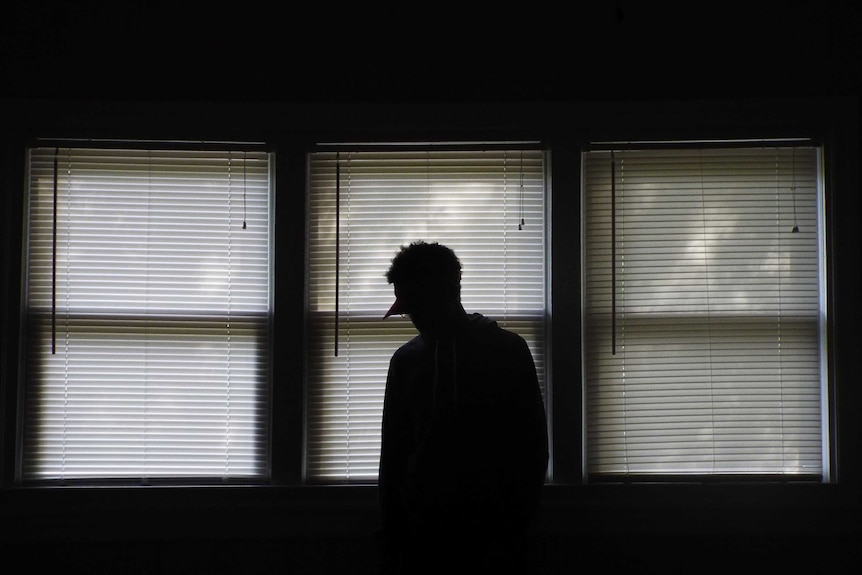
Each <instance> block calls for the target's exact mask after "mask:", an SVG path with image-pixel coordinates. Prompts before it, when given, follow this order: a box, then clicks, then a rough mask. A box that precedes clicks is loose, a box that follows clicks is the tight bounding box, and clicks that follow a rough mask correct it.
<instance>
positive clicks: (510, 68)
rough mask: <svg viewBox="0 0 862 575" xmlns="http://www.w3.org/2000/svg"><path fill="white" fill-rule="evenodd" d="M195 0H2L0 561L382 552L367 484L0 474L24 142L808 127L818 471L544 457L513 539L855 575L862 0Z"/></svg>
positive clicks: (570, 153)
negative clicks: (621, 473)
mask: <svg viewBox="0 0 862 575" xmlns="http://www.w3.org/2000/svg"><path fill="white" fill-rule="evenodd" d="M201 6H204V7H206V8H207V12H206V13H199V12H195V11H194V10H192V9H191V8H189V7H188V6H187V5H185V4H182V5H181V3H178V2H174V3H164V2H144V1H139V2H127V3H118V2H68V3H61V2H38V1H32V2H17V1H13V2H11V3H7V4H6V5H5V6H4V7H3V8H2V10H3V11H4V12H3V18H2V19H0V50H2V52H0V57H2V59H0V188H2V193H3V197H2V206H3V208H2V211H3V215H2V223H3V232H2V233H3V239H4V242H3V256H2V257H3V261H2V263H3V266H2V269H3V285H2V288H3V308H2V309H3V314H4V315H3V318H2V319H3V338H4V341H3V350H2V362H3V363H2V372H0V375H2V377H3V381H2V386H0V401H2V410H0V414H2V418H3V426H2V429H0V448H2V452H0V457H2V459H0V473H2V476H0V520H2V522H3V525H4V528H5V531H4V533H6V535H4V539H2V543H0V565H2V568H3V569H4V571H6V570H9V571H10V572H11V569H12V568H14V565H15V561H16V560H17V559H18V558H24V559H26V560H27V561H32V562H34V563H35V565H36V566H37V567H42V568H46V569H47V568H54V569H58V570H63V572H82V573H84V572H86V573H116V572H125V573H161V572H163V573H199V572H207V573H214V572H215V573H231V574H233V573H243V574H245V573H341V572H346V571H347V570H348V568H349V569H350V570H352V571H354V572H365V573H373V572H375V571H376V570H375V547H374V539H373V535H372V534H373V530H374V528H375V526H376V513H375V506H374V503H375V493H374V489H373V487H343V486H342V487H337V486H331V487H310V486H291V485H279V486H271V487H266V488H249V487H237V488H219V487H213V488H206V489H193V488H189V489H171V488H158V489H128V488H127V489H123V488H105V489H96V490H90V489H22V488H18V487H16V486H15V485H14V481H12V479H13V477H12V470H13V468H14V465H13V463H14V433H15V429H16V427H15V422H14V415H15V409H14V404H15V402H16V397H17V396H16V382H17V380H16V378H17V360H16V358H17V352H18V349H17V341H16V335H17V317H16V313H17V309H18V307H17V306H18V304H17V301H19V296H20V271H19V270H20V267H19V266H20V234H21V219H20V213H21V210H20V207H21V204H20V201H21V199H20V190H21V189H22V185H23V179H22V175H21V173H20V171H19V167H20V166H21V165H22V161H23V149H24V147H25V146H26V145H27V144H28V143H30V142H31V141H32V139H33V138H36V137H47V138H52V137H58V138H109V139H110V138H124V139H134V138H144V139H159V140H170V139H184V140H188V139H218V140H231V139H238V140H255V141H266V142H270V143H272V144H273V146H275V147H277V148H278V149H279V150H280V154H281V155H282V156H292V157H294V158H300V157H301V154H302V152H303V150H304V149H305V146H306V145H307V144H309V143H312V142H315V141H336V140H337V141H345V140H356V141H362V140H363V139H366V138H371V139H376V140H387V139H393V140H397V139H412V140H416V139H426V138H427V139H456V140H457V139H469V140H480V139H483V138H507V139H518V140H523V139H538V140H542V141H545V142H547V143H548V145H549V146H551V147H552V148H553V149H554V152H555V155H554V158H555V161H556V162H558V163H563V162H565V161H569V162H574V163H576V158H577V150H578V149H579V146H580V145H582V144H583V143H584V142H587V141H589V140H590V139H612V138H626V139H634V138H640V137H644V138H674V137H691V136H692V135H693V134H697V135H698V137H711V136H713V137H748V136H751V137H765V136H769V135H782V136H787V135H797V134H802V135H805V134H815V135H817V136H818V137H821V138H823V142H824V145H825V146H826V148H827V150H828V152H829V154H830V155H829V158H830V160H829V163H828V165H827V166H826V171H827V177H828V178H829V179H828V182H829V185H830V189H832V190H834V192H833V195H832V196H830V205H829V206H828V209H829V210H830V214H831V215H830V217H831V220H830V221H831V224H832V225H831V228H830V237H829V247H830V252H831V253H833V254H834V255H833V259H832V260H831V262H830V263H831V264H832V265H833V270H832V272H833V274H834V275H833V284H832V290H831V292H830V294H829V297H830V302H831V304H832V305H833V306H834V307H833V309H834V310H837V311H838V313H837V314H836V317H835V318H833V320H834V321H833V323H832V326H831V331H830V336H831V338H832V341H831V343H832V345H833V349H834V350H835V351H834V353H833V355H832V356H831V360H832V363H831V365H830V370H831V371H832V373H833V376H834V378H835V380H836V382H837V383H836V389H835V390H834V391H835V397H836V401H837V408H836V410H835V413H836V415H837V417H836V420H835V423H834V425H835V438H836V451H837V453H838V455H839V457H838V460H839V463H840V466H839V467H838V468H837V469H836V481H835V482H834V483H832V484H829V485H797V484H781V483H777V484H776V483H772V484H760V485H728V484H721V485H584V484H582V483H581V482H580V481H579V480H578V474H579V470H578V469H577V465H574V464H571V465H569V467H568V468H566V467H565V465H561V468H560V469H558V471H559V472H560V475H561V477H563V478H564V479H565V478H568V479H567V480H564V481H560V482H559V483H558V484H555V485H550V486H549V488H548V489H547V490H546V494H545V500H544V502H543V506H542V513H541V515H540V517H539V518H538V520H537V522H536V525H535V526H534V531H533V537H532V539H531V547H530V553H531V556H532V558H533V563H532V564H533V565H534V567H535V568H534V572H535V573H569V572H572V571H574V570H575V569H577V568H586V567H585V566H584V565H583V563H585V562H586V563H587V564H589V563H593V564H595V563H596V562H598V563H603V564H605V565H606V566H607V568H608V570H610V571H611V572H632V573H689V572H716V573H718V572H726V571H732V572H735V573H760V572H779V571H781V572H787V573H797V572H798V573H802V572H807V571H812V570H818V571H822V570H825V569H829V570H830V571H832V572H837V573H848V572H855V568H856V567H857V566H858V564H859V560H860V559H862V552H860V549H862V530H860V527H862V505H861V504H862V499H860V497H862V489H860V487H862V458H860V453H862V449H860V444H859V431H860V419H862V418H859V417H858V416H857V414H858V413H859V412H860V410H862V398H860V393H859V389H858V388H859V385H858V384H859V382H860V372H859V367H858V361H857V360H856V355H857V352H856V349H855V348H854V346H853V343H854V341H853V340H854V338H855V331H856V326H857V325H859V323H860V321H862V317H860V311H859V310H860V307H859V304H858V299H859V294H860V293H862V287H860V286H862V282H860V278H859V265H858V264H859V254H860V253H862V251H860V250H862V245H860V240H859V235H858V233H857V232H858V228H859V225H860V213H859V201H858V196H859V191H860V190H859V181H858V161H859V155H858V154H859V153H858V150H859V136H858V134H859V131H858V93H859V76H860V74H859V72H858V66H859V63H860V62H859V32H858V31H859V30H860V21H859V8H858V7H857V6H858V4H857V3H855V2H851V1H847V2H837V1H833V2H829V1H823V2H817V3H815V2H798V1H794V2H783V3H771V2H770V3H766V2H760V3H758V2H737V1H731V2H721V3H714V4H710V5H701V4H697V3H690V2H689V3H683V2H633V1H624V0H619V1H613V0H607V1H603V2H595V3H590V4H588V5H587V4H584V5H581V4H576V5H574V6H572V7H567V9H566V10H565V11H564V10H562V9H557V8H552V7H543V6H539V5H526V6H513V7H510V8H504V7H502V6H494V7H493V10H492V9H491V8H490V7H489V8H484V9H481V10H479V9H477V10H476V12H475V14H472V15H471V14H470V10H469V9H467V7H466V6H455V7H452V8H448V9H444V8H442V7H440V6H438V5H427V6H421V7H416V8H406V7H405V6H403V5H400V6H393V7H391V8H390V7H383V6H376V5H375V6H368V5H361V6H358V7H349V8H344V7H340V6H337V5H329V4H326V5H322V6H320V7H310V8H307V9H306V8H303V10H298V9H297V8H289V9H288V11H282V12H277V11H274V9H273V8H269V7H267V6H252V5H248V6H244V5H242V6H240V5H229V6H222V5H219V4H211V5H204V4H202V5H201ZM695 6H696V7H695ZM241 8H242V9H246V8H247V9H249V12H250V13H249V14H241V13H239V10H240V9H241ZM299 161H300V164H299V165H301V159H300V160H299ZM291 165H296V164H295V163H294V164H291ZM285 183H286V182H285V181H284V180H281V181H280V186H279V187H280V190H279V191H280V193H291V194H292V196H291V197H292V199H285V200H284V201H285V202H287V203H290V202H293V203H292V205H295V206H297V207H299V208H301V206H302V201H301V193H300V192H301V190H302V188H301V186H296V187H291V186H288V185H285ZM577 185H578V183H577V174H576V171H573V170H563V171H561V172H560V174H559V177H556V174H555V180H554V186H555V189H554V198H555V199H554V202H555V206H554V209H555V212H556V213H571V214H573V215H575V214H577V197H578V196H577ZM282 186H284V188H282ZM282 189H285V190H293V192H295V193H293V192H290V191H289V192H283V191H282ZM566 197H568V198H569V199H568V200H566V199H565V198H566ZM279 201H280V202H282V198H279ZM295 213H296V214H298V215H301V209H299V210H297V211H296V212H295ZM297 217H298V216H297ZM575 219H576V218H575ZM294 223H295V224H296V225H295V226H291V227H290V228H289V231H287V232H286V233H285V234H282V235H280V239H279V240H278V241H280V242H286V243H285V247H286V249H290V248H289V246H290V245H295V244H296V243H297V242H299V243H301V241H302V237H301V230H302V222H301V218H299V219H298V220H297V221H296V222H294ZM563 228H564V226H561V225H560V226H557V227H555V230H554V234H555V235H554V237H555V238H556V239H555V240H554V242H555V244H554V246H553V247H554V253H555V259H554V262H555V266H559V269H555V280H554V281H555V282H560V283H559V286H561V287H562V286H564V285H565V283H564V282H566V281H569V280H571V281H574V282H575V283H576V281H577V277H576V275H575V276H571V275H567V274H572V273H573V272H572V271H571V270H576V264H575V262H576V260H577V253H576V250H573V249H572V248H573V246H575V245H576V243H573V242H572V241H570V240H572V236H571V235H567V234H571V233H573V232H572V231H571V230H565V229H563ZM297 234H298V235H297ZM282 238H286V239H282ZM285 279H286V281H288V282H289V281H290V279H291V278H285ZM291 289H301V288H299V287H297V286H294V287H292V288H291ZM576 308H577V302H576V301H571V302H567V301H564V300H560V301H558V302H557V307H556V308H555V310H554V313H555V318H561V317H562V318H570V319H571V318H575V321H573V322H572V324H573V325H576V318H577V314H578V311H577V309H576ZM287 311H288V313H292V314H295V316H296V317H301V310H296V309H294V310H287ZM575 332H577V330H576V329H572V330H566V329H560V330H559V331H555V335H556V336H557V337H556V339H555V342H554V345H555V348H554V349H555V360H556V364H555V366H556V367H555V369H558V368H559V369H560V370H561V371H562V372H567V373H573V372H576V371H577V366H576V365H571V364H568V365H567V362H571V361H572V359H571V356H572V355H574V354H571V351H572V350H575V349H578V344H579V341H578V340H577V336H576V335H575ZM567 351H568V354H567V353H566V352H567ZM557 384H558V386H559V393H560V394H565V393H566V389H567V388H566V386H564V385H562V382H560V381H557ZM568 389H575V390H576V389H577V386H576V385H574V386H570V387H569V388H568ZM289 400H290V398H284V397H282V398H281V399H280V401H286V402H289ZM300 415H301V414H300ZM560 425H563V424H560ZM576 444H577V441H575V440H569V442H568V443H567V442H566V440H565V439H563V436H562V434H561V436H560V440H559V441H558V444H557V446H556V449H557V450H560V453H573V452H576V451H577V449H578V447H579V446H578V445H576ZM286 449H289V450H290V449H297V446H295V445H289V446H287V447H286ZM561 460H562V458H561ZM290 473H291V471H290V470H288V471H287V472H286V473H285V474H286V475H288V476H289V475H290ZM698 562H704V563H705V565H704V567H703V568H699V567H698V568H696V567H694V566H695V565H696V564H697V563H698Z"/></svg>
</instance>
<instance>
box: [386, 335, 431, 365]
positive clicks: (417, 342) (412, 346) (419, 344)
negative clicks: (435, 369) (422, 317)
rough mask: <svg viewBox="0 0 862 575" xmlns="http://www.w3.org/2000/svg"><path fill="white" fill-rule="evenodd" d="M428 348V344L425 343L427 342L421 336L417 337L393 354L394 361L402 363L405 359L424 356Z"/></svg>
mask: <svg viewBox="0 0 862 575" xmlns="http://www.w3.org/2000/svg"><path fill="white" fill-rule="evenodd" d="M426 347H427V344H426V343H425V340H424V339H423V338H422V336H421V335H417V336H415V337H414V338H413V339H411V340H409V341H407V342H406V343H404V344H402V345H401V346H400V347H399V348H398V349H396V350H395V353H394V354H392V360H393V361H402V360H404V359H409V358H411V357H415V356H417V355H420V354H422V353H423V352H424V351H425V348H426Z"/></svg>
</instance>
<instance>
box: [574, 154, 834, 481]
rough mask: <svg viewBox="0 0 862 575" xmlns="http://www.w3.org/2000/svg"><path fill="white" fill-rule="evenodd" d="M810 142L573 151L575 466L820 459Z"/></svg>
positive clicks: (693, 469)
mask: <svg viewBox="0 0 862 575" xmlns="http://www.w3.org/2000/svg"><path fill="white" fill-rule="evenodd" d="M818 153H819V152H818V150H817V149H815V148H810V147H807V148H806V147H787V148H729V149H702V150H701V149H684V150H639V151H638V150H627V151H619V152H615V153H611V152H590V153H587V154H586V155H585V172H584V177H585V196H584V221H585V245H584V249H585V252H584V282H585V283H584V295H585V297H584V305H585V313H584V322H585V324H584V332H585V334H584V342H585V344H584V359H585V361H584V365H585V377H586V386H587V387H586V392H587V393H586V410H587V411H586V414H587V471H588V473H591V474H624V473H640V474H651V473H656V474H676V473H679V474H686V473H691V474H755V473H768V474H823V473H825V471H826V470H825V467H824V442H823V441H822V433H823V429H824V427H823V423H822V421H823V413H822V412H821V405H822V404H821V396H822V393H823V389H824V381H825V374H824V370H825V368H824V365H823V364H822V362H821V349H822V347H821V340H820V334H821V325H822V320H823V313H822V310H823V307H822V302H821V285H822V282H821V279H820V278H821V275H822V270H821V268H820V257H819V255H820V251H821V250H820V245H821V230H820V225H819V222H820V219H819V215H818V194H819V184H818Z"/></svg>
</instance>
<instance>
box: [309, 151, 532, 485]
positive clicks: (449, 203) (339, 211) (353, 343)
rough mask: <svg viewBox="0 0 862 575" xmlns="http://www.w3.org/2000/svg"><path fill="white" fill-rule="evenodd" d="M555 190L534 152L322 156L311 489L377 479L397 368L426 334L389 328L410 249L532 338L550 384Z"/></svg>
mask: <svg viewBox="0 0 862 575" xmlns="http://www.w3.org/2000/svg"><path fill="white" fill-rule="evenodd" d="M336 175H338V176H339V178H340V179H339V181H338V183H337V179H336ZM544 178H545V176H544V153H543V152H541V151H535V150H531V151H526V150H525V151H520V150H508V151H507V150H495V151H465V150H460V151H434V152H424V151H415V152H392V151H388V152H340V153H336V152H322V153H316V154H313V155H312V156H311V158H310V192H309V198H310V200H309V201H310V205H309V234H310V237H309V257H308V266H309V269H308V275H309V290H308V313H309V350H308V353H309V361H308V417H309V424H308V453H307V476H308V478H309V480H312V481H344V480H351V481H373V480H376V478H377V466H378V461H379V457H380V423H381V417H382V412H383V393H384V388H385V383H386V372H387V370H388V367H389V359H390V358H391V356H392V354H393V353H394V351H395V350H396V349H397V348H398V347H399V346H400V345H401V344H403V343H405V342H407V341H408V340H409V339H411V338H412V337H414V336H415V335H416V331H415V329H414V327H413V325H412V324H411V323H410V320H409V319H401V318H397V317H393V318H390V319H387V320H386V321H385V322H383V321H382V318H383V314H384V313H386V310H387V309H389V306H390V305H391V304H392V301H393V298H394V296H393V291H392V286H390V285H388V284H387V282H386V278H385V273H386V270H387V269H388V268H389V264H390V261H391V259H392V258H393V257H394V256H395V253H396V252H397V251H398V249H399V248H400V246H402V245H406V244H408V243H410V242H412V241H416V240H425V241H429V242H433V241H437V242H440V243H442V244H445V245H448V246H449V247H451V248H452V249H453V250H455V253H456V254H457V255H458V257H459V258H460V259H461V261H462V264H463V268H464V271H463V281H462V302H463V304H464V307H465V309H466V310H467V311H468V312H481V313H484V314H486V315H488V316H490V317H492V318H493V319H496V320H497V321H498V322H499V323H500V324H501V325H502V326H503V327H506V328H508V329H511V330H512V331H515V332H517V333H519V334H520V335H521V336H522V337H524V339H526V340H527V343H528V344H529V345H530V348H531V351H532V353H533V356H534V359H535V361H536V365H537V369H538V371H539V378H540V382H541V383H542V385H544V373H545V359H544V358H545V354H544V317H545V239H544V238H545V214H544V212H545V207H544V201H545V185H544V182H545V179H544ZM522 218H523V221H524V224H523V225H520V221H521V219H522ZM519 226H520V229H519Z"/></svg>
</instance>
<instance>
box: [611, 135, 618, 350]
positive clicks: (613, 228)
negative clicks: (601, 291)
mask: <svg viewBox="0 0 862 575" xmlns="http://www.w3.org/2000/svg"><path fill="white" fill-rule="evenodd" d="M616 354H617V166H616V159H615V156H614V153H613V152H611V355H616Z"/></svg>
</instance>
